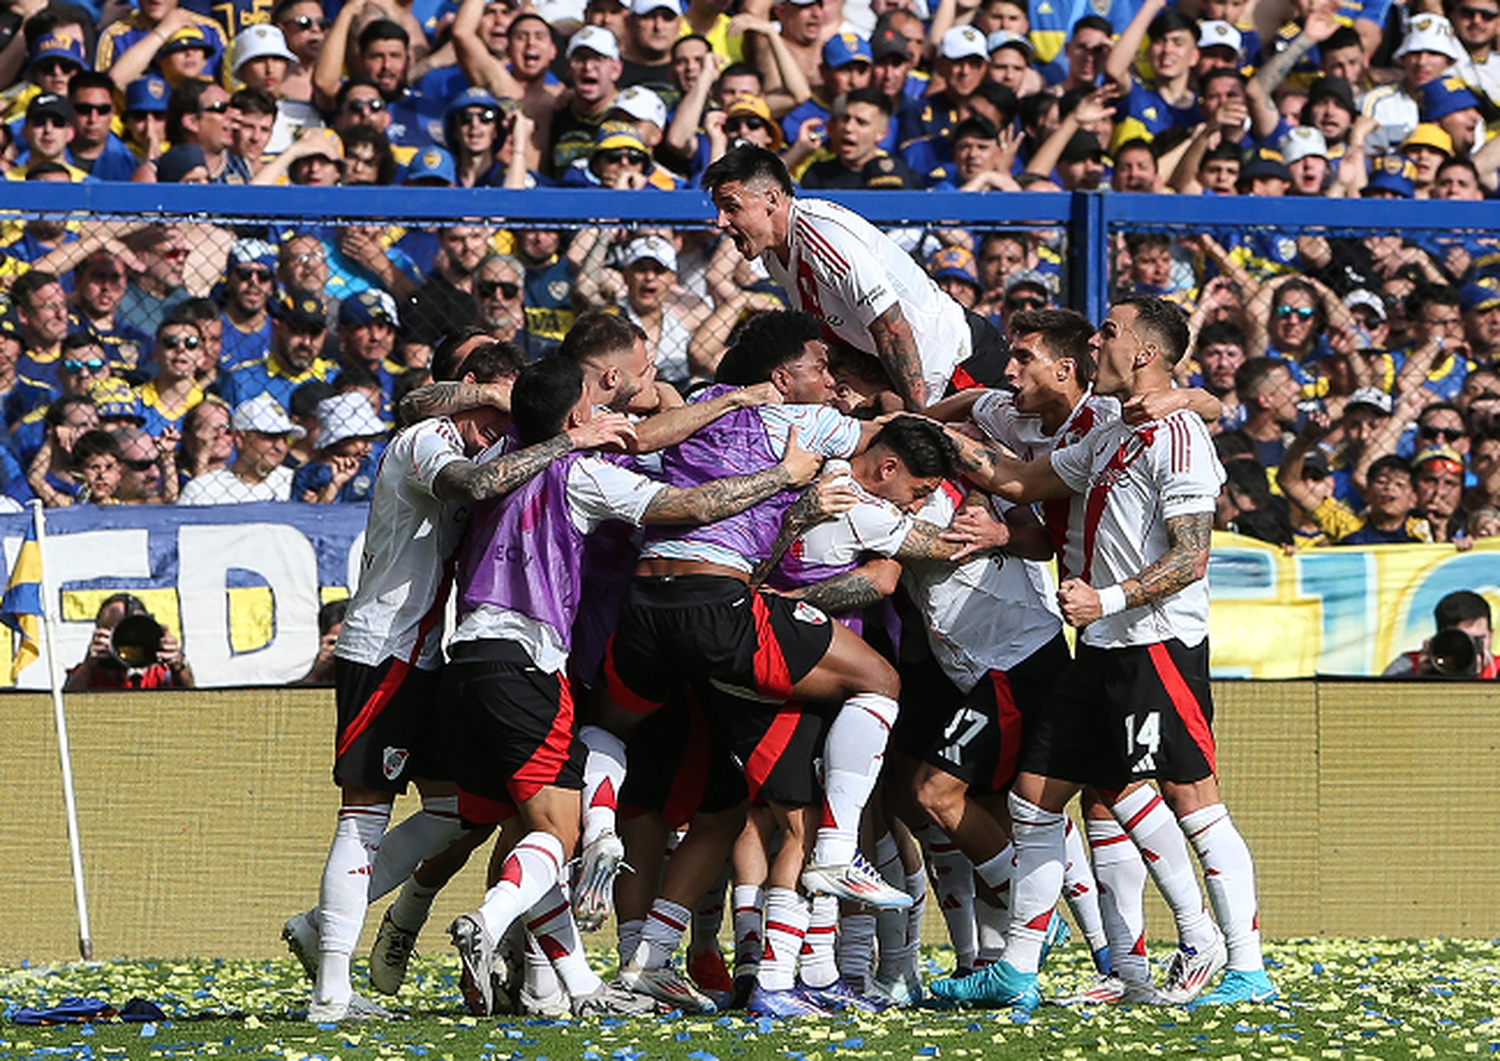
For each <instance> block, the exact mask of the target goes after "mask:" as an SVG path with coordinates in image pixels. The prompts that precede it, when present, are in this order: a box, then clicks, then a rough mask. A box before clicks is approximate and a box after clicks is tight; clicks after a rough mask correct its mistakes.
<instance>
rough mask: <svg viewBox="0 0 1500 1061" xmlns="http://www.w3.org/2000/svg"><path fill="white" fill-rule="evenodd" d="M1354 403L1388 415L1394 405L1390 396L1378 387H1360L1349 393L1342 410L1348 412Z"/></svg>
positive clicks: (1382, 414)
mask: <svg viewBox="0 0 1500 1061" xmlns="http://www.w3.org/2000/svg"><path fill="white" fill-rule="evenodd" d="M1356 405H1363V406H1366V407H1367V408H1370V409H1374V410H1375V411H1376V412H1377V413H1379V414H1380V415H1381V416H1390V415H1391V412H1392V411H1393V410H1394V409H1395V405H1394V404H1393V403H1392V402H1391V396H1390V395H1389V394H1387V393H1386V392H1385V391H1383V390H1381V389H1380V388H1379V387H1360V388H1359V389H1358V390H1356V391H1355V392H1354V393H1353V394H1351V395H1349V400H1348V401H1347V402H1345V403H1344V411H1345V412H1348V411H1349V410H1350V409H1353V408H1354V407H1355V406H1356Z"/></svg>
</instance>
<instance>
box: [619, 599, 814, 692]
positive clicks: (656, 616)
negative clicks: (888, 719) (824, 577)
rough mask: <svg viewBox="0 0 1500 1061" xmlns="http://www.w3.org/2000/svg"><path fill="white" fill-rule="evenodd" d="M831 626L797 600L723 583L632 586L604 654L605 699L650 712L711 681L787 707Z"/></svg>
mask: <svg viewBox="0 0 1500 1061" xmlns="http://www.w3.org/2000/svg"><path fill="white" fill-rule="evenodd" d="M832 640H833V623H832V621H831V620H830V619H829V618H828V616H827V615H825V614H824V613H823V612H822V611H821V610H820V609H818V608H814V607H813V606H812V605H810V604H807V603H805V602H803V601H795V600H790V599H788V598H786V597H778V596H776V595H775V594H768V593H755V592H752V591H751V590H750V587H748V586H747V585H745V584H744V583H743V582H740V581H739V580H738V579H733V578H728V577H725V576H722V575H679V576H674V577H667V578H637V579H636V580H635V581H634V582H633V583H631V586H630V593H629V595H628V596H627V597H626V598H625V605H624V607H623V608H622V609H621V610H620V625H619V626H618V627H617V628H616V629H615V636H614V637H613V638H612V639H611V640H610V643H609V649H608V651H607V652H606V653H605V659H604V674H605V680H606V682H607V683H608V687H609V693H610V696H611V697H612V698H613V699H614V701H615V703H616V704H618V705H619V706H620V707H623V708H625V709H626V710H627V711H633V712H635V713H637V714H649V713H650V712H652V711H655V710H656V709H657V708H659V707H661V706H662V705H663V704H665V703H666V702H667V701H668V700H671V699H673V698H674V697H676V696H677V695H678V694H679V693H680V692H681V691H682V690H683V689H684V688H688V687H696V686H701V683H702V682H704V681H712V682H713V683H714V684H715V685H716V686H719V687H721V688H722V687H728V688H730V689H731V690H734V689H742V690H747V691H749V692H750V693H752V694H754V695H756V696H763V697H770V698H772V699H776V700H787V699H789V698H790V697H791V695H792V686H794V685H796V684H797V682H799V681H801V680H802V679H803V678H805V677H806V676H807V675H808V673H809V672H811V671H812V669H813V668H814V667H816V666H817V665H818V661H819V660H821V659H822V658H823V656H824V655H825V654H826V653H827V651H828V645H829V643H830V642H831V641H832Z"/></svg>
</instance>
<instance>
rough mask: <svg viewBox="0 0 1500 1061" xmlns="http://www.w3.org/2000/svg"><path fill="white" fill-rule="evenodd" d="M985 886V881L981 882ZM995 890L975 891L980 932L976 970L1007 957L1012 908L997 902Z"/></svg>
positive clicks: (988, 888)
mask: <svg viewBox="0 0 1500 1061" xmlns="http://www.w3.org/2000/svg"><path fill="white" fill-rule="evenodd" d="M980 883H981V884H983V881H981V882H980ZM996 899H997V895H996V892H995V889H993V888H991V887H988V886H985V887H981V888H976V889H975V891H974V925H975V927H976V928H977V929H978V930H979V953H978V954H976V955H975V956H974V965H973V968H975V969H983V968H984V967H985V966H986V965H993V964H994V963H995V962H997V961H999V960H1000V959H1001V958H1003V957H1005V933H1006V932H1007V931H1009V929H1010V908H1009V907H1008V906H1001V905H999V903H998V902H996Z"/></svg>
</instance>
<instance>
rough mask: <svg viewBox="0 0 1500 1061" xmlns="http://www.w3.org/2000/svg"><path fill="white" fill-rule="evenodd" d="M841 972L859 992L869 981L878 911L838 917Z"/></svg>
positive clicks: (846, 981) (837, 955)
mask: <svg viewBox="0 0 1500 1061" xmlns="http://www.w3.org/2000/svg"><path fill="white" fill-rule="evenodd" d="M837 946H838V950H837V953H836V955H835V957H836V958H837V960H838V966H839V976H841V977H842V978H843V980H844V983H846V984H848V985H849V986H850V987H852V988H853V989H854V990H855V992H856V993H858V994H864V992H865V989H866V988H867V987H868V986H869V984H870V959H871V958H873V957H874V955H875V915H874V914H863V913H862V914H845V915H843V917H841V918H839V938H838V945H837Z"/></svg>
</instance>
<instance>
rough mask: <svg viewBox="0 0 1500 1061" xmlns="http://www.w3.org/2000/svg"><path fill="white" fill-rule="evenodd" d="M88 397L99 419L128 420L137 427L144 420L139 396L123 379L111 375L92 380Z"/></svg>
mask: <svg viewBox="0 0 1500 1061" xmlns="http://www.w3.org/2000/svg"><path fill="white" fill-rule="evenodd" d="M89 397H90V398H92V399H94V407H95V408H96V409H98V410H99V419H100V420H130V421H132V422H133V423H135V425H136V426H137V427H139V426H140V425H141V424H144V423H145V422H146V416H145V414H144V413H143V412H142V411H141V399H140V397H139V396H137V394H136V393H135V391H133V390H131V389H130V384H128V383H126V382H125V381H124V380H123V379H119V378H118V377H115V376H111V377H109V378H108V379H96V380H94V382H92V383H90V384H89Z"/></svg>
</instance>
